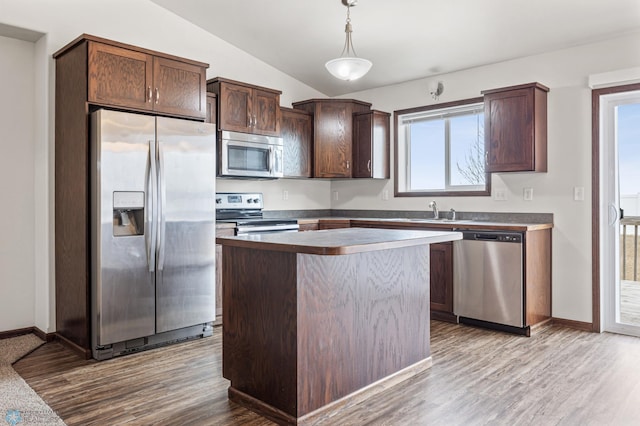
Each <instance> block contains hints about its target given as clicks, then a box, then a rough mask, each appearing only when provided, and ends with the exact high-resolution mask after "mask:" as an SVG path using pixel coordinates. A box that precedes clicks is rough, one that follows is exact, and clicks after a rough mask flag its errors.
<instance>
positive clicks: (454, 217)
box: [449, 209, 456, 220]
mask: <svg viewBox="0 0 640 426" xmlns="http://www.w3.org/2000/svg"><path fill="white" fill-rule="evenodd" d="M449 212H451V220H456V211H455V210H454V209H451V210H449Z"/></svg>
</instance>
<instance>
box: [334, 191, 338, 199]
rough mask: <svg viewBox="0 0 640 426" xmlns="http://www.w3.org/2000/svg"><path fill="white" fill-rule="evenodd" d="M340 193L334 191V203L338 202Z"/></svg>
mask: <svg viewBox="0 0 640 426" xmlns="http://www.w3.org/2000/svg"><path fill="white" fill-rule="evenodd" d="M338 198H339V197H338V191H333V201H338Z"/></svg>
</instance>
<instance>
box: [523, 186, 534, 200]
mask: <svg viewBox="0 0 640 426" xmlns="http://www.w3.org/2000/svg"><path fill="white" fill-rule="evenodd" d="M522 198H524V200H525V201H532V200H533V188H524V190H523V194H522Z"/></svg>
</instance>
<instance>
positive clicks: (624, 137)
mask: <svg viewBox="0 0 640 426" xmlns="http://www.w3.org/2000/svg"><path fill="white" fill-rule="evenodd" d="M600 102H601V112H602V113H601V117H600V120H601V128H602V134H601V141H602V143H603V146H602V148H603V159H604V161H603V164H602V165H601V167H603V170H602V176H603V177H604V179H603V190H604V193H605V194H604V195H605V196H604V197H602V200H603V206H601V208H602V209H601V212H602V215H601V216H602V217H603V221H606V222H607V223H606V224H604V223H603V224H602V227H601V229H603V230H604V235H603V237H604V238H603V248H604V250H605V251H606V253H603V255H604V256H603V257H602V258H603V260H604V262H605V264H604V265H603V266H604V267H603V270H604V271H605V276H604V277H603V278H604V279H603V280H602V286H603V290H604V296H605V309H604V330H605V331H612V332H616V333H624V334H630V335H636V336H640V91H632V92H621V93H614V94H610V95H605V96H602V97H601V101H600ZM605 203H606V205H604V204H605ZM604 210H606V211H604Z"/></svg>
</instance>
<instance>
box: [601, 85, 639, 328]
mask: <svg viewBox="0 0 640 426" xmlns="http://www.w3.org/2000/svg"><path fill="white" fill-rule="evenodd" d="M636 90H640V83H634V84H625V85H621V86H613V87H606V88H602V89H594V90H592V91H591V241H592V243H591V281H592V285H591V288H592V289H591V312H592V318H591V321H592V322H591V330H592V331H594V332H596V333H599V332H601V331H602V310H601V308H602V283H601V282H600V260H601V259H600V184H601V182H602V176H601V175H600V97H601V96H604V95H610V94H613V93H622V92H631V91H636Z"/></svg>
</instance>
